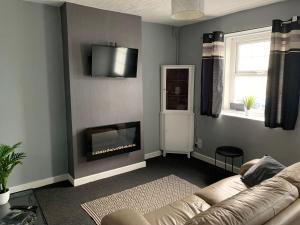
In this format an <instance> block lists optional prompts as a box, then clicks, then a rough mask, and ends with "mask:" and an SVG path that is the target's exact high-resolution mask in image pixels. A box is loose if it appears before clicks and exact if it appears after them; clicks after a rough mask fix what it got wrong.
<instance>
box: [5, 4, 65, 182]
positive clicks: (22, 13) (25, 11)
mask: <svg viewBox="0 0 300 225" xmlns="http://www.w3.org/2000/svg"><path fill="white" fill-rule="evenodd" d="M63 76H64V72H63V54H62V40H61V21H60V12H59V9H58V8H55V7H50V6H46V5H40V4H34V3H28V2H24V1H20V0H2V1H0V107H1V110H0V143H3V144H10V145H11V144H15V143H17V142H19V141H21V142H22V146H21V148H20V150H21V151H24V152H25V153H26V154H27V158H26V159H24V164H23V165H18V166H17V167H16V168H15V170H14V171H13V173H12V175H11V176H10V177H9V186H10V187H11V186H15V185H21V184H24V183H27V182H32V181H35V180H40V179H45V178H49V177H53V176H57V175H61V174H65V173H66V172H67V165H68V159H67V151H66V148H67V141H66V123H65V120H66V112H65V101H64V99H65V98H64V79H63Z"/></svg>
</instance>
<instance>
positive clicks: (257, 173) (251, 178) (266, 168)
mask: <svg viewBox="0 0 300 225" xmlns="http://www.w3.org/2000/svg"><path fill="white" fill-rule="evenodd" d="M284 168H285V166H284V165H282V164H281V163H280V162H278V161H276V160H275V159H273V158H272V157H271V156H264V157H262V158H261V159H260V160H259V161H258V162H257V163H256V164H255V165H253V166H252V167H251V168H250V169H249V170H248V171H247V172H246V173H245V174H244V175H243V176H242V181H243V182H244V183H245V184H246V185H248V186H250V187H252V186H254V185H257V184H259V183H260V182H262V181H264V180H266V179H269V178H271V177H273V176H274V175H276V174H277V173H279V172H280V171H281V170H283V169H284Z"/></svg>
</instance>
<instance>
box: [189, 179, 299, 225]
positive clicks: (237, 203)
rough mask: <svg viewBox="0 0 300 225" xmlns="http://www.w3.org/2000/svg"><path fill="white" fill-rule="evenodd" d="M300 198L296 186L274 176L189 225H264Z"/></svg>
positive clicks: (203, 214) (197, 216)
mask: <svg viewBox="0 0 300 225" xmlns="http://www.w3.org/2000/svg"><path fill="white" fill-rule="evenodd" d="M298 197H299V192H298V189H297V188H296V187H295V186H294V185H292V184H291V183H290V182H288V181H286V180H285V179H283V178H281V177H273V178H271V179H268V180H266V181H264V182H262V183H261V184H259V185H257V186H254V187H252V188H249V189H247V190H245V191H242V192H240V193H239V194H237V195H235V196H233V197H231V198H229V199H226V200H224V201H222V202H220V203H218V204H216V205H214V206H212V207H211V208H209V209H208V210H206V211H205V212H203V213H200V214H198V215H196V216H195V217H193V218H192V219H191V220H190V221H188V222H187V223H186V224H185V225H261V224H264V223H266V222H267V221H269V220H270V219H271V218H273V217H274V216H276V215H277V214H279V213H280V212H281V211H282V210H284V209H285V208H287V207H288V206H289V205H290V204H292V203H293V202H294V201H295V200H296V199H297V198H298Z"/></svg>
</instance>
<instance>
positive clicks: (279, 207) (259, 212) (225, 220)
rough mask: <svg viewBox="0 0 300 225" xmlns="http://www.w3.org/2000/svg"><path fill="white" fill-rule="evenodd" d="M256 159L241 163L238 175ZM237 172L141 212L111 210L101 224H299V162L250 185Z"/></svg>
mask: <svg viewBox="0 0 300 225" xmlns="http://www.w3.org/2000/svg"><path fill="white" fill-rule="evenodd" d="M256 162H257V160H252V161H250V162H247V163H245V164H244V165H243V166H242V167H241V172H240V174H241V175H242V174H244V173H245V172H246V171H247V170H248V169H249V168H250V167H251V166H253V165H254V164H255V163H256ZM241 175H236V176H232V177H229V178H226V179H223V180H221V181H219V182H216V183H214V184H212V185H210V186H208V187H206V188H203V189H201V191H200V192H198V193H195V194H194V195H191V196H188V197H186V198H184V199H182V200H180V201H177V202H174V203H172V204H170V205H167V206H165V207H162V208H160V209H157V210H155V211H153V212H150V213H148V214H145V215H141V214H139V213H137V212H135V211H133V210H130V209H123V210H120V211H117V212H114V213H112V214H109V215H107V216H105V217H104V218H103V220H102V225H262V224H264V225H300V199H299V191H300V163H296V164H294V165H292V166H290V167H287V168H286V169H284V170H283V171H282V172H280V173H279V174H277V175H276V176H275V177H273V178H271V179H268V180H266V181H264V182H262V183H261V184H259V185H257V186H254V187H252V188H248V187H247V186H246V185H245V184H244V183H243V182H242V181H241V179H240V177H241Z"/></svg>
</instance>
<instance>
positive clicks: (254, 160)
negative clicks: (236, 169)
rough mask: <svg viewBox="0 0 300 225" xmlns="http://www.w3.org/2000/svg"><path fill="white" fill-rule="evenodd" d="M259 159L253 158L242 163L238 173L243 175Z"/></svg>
mask: <svg viewBox="0 0 300 225" xmlns="http://www.w3.org/2000/svg"><path fill="white" fill-rule="evenodd" d="M259 160H260V159H253V160H250V161H248V162H246V163H244V164H243V165H242V166H241V168H240V175H241V176H243V175H244V174H245V173H246V172H247V171H248V170H249V169H250V168H251V167H252V166H254V165H255V164H256V163H257V162H258V161H259Z"/></svg>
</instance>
